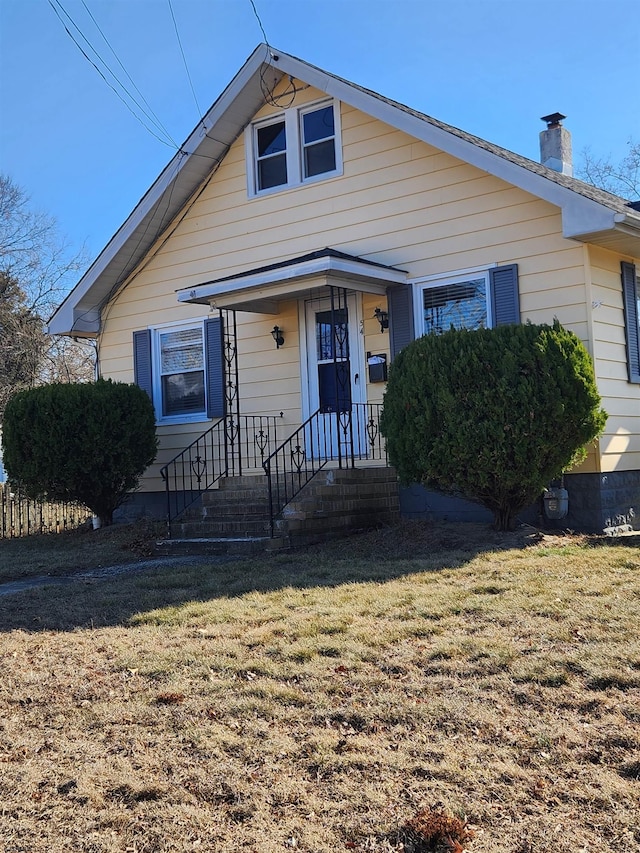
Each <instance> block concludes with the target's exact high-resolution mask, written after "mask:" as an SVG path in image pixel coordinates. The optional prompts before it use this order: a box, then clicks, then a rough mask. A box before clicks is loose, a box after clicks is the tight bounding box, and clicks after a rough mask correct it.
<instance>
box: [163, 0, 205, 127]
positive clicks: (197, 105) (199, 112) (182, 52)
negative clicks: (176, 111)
mask: <svg viewBox="0 0 640 853" xmlns="http://www.w3.org/2000/svg"><path fill="white" fill-rule="evenodd" d="M167 2H168V3H169V11H170V12H171V20H172V21H173V27H174V29H175V31H176V38H177V39H178V46H179V47H180V53H181V54H182V61H183V63H184V70H185V71H186V72H187V80H188V81H189V86H190V87H191V94H192V95H193V100H194V102H195V105H196V109H197V110H198V115H199V116H200V121H201V122H202V126H203V127H204V129H205V130H206V129H207V128H206V127H205V124H204V119H203V115H202V110H201V109H200V104H199V103H198V99H197V97H196V91H195V89H194V88H193V81H192V80H191V74H189V67H188V65H187V57H186V56H185V55H184V50H183V48H182V41H181V40H180V33H179V32H178V24H177V22H176V16H175V15H174V14H173V6H172V5H171V0H167Z"/></svg>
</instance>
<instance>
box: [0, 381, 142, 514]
mask: <svg viewBox="0 0 640 853" xmlns="http://www.w3.org/2000/svg"><path fill="white" fill-rule="evenodd" d="M2 443H3V457H4V464H5V467H6V469H7V474H8V476H9V479H10V480H11V481H13V482H15V483H16V484H19V485H20V486H21V488H22V489H23V490H24V491H25V493H26V494H27V495H29V496H30V497H32V498H36V499H38V498H47V499H49V500H52V501H58V500H61V501H78V502H80V503H83V504H85V505H86V506H87V507H89V509H91V511H92V512H93V513H94V514H95V515H97V516H98V517H99V518H100V520H101V522H102V523H103V524H111V522H112V520H113V513H114V510H116V509H117V508H118V507H119V506H120V505H121V504H122V502H123V501H124V500H125V498H126V496H127V494H128V493H129V492H131V491H133V490H134V489H136V488H137V487H138V484H139V478H140V475H141V474H142V473H143V472H144V470H145V469H146V468H147V467H148V466H149V465H150V464H151V463H152V462H153V460H154V459H155V456H156V452H157V439H156V433H155V416H154V411H153V406H152V404H151V401H150V400H149V397H148V396H147V394H145V392H144V391H142V390H141V389H140V388H139V387H138V386H137V385H128V384H124V383H118V382H112V381H111V380H102V379H101V380H98V381H97V382H93V383H82V384H52V385H43V386H40V387H37V388H31V389H29V390H26V391H21V392H19V393H18V394H16V395H15V396H13V397H12V398H11V399H10V400H9V402H8V404H7V407H6V409H5V413H4V420H3V425H2Z"/></svg>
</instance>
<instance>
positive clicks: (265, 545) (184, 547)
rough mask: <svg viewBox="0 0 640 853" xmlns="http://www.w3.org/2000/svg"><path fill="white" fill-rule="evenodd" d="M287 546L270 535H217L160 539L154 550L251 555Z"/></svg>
mask: <svg viewBox="0 0 640 853" xmlns="http://www.w3.org/2000/svg"><path fill="white" fill-rule="evenodd" d="M286 547H288V542H287V540H286V539H285V538H284V537H276V538H271V537H270V536H234V537H232V536H217V537H198V538H193V539H160V540H158V541H157V542H156V552H157V553H158V554H162V555H163V556H179V557H187V556H191V555H194V554H198V555H203V556H207V555H211V556H221V555H225V554H226V555H229V556H237V557H242V556H247V557H248V556H252V555H253V554H262V553H264V552H265V551H279V550H281V549H283V548H286Z"/></svg>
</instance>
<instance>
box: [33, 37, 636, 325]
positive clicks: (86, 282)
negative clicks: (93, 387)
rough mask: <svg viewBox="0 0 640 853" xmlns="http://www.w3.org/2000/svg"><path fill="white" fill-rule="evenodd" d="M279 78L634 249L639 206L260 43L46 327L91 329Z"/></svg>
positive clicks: (572, 231) (585, 233)
mask: <svg viewBox="0 0 640 853" xmlns="http://www.w3.org/2000/svg"><path fill="white" fill-rule="evenodd" d="M285 75H287V76H289V75H291V76H292V77H295V78H296V79H299V80H302V81H304V82H305V83H307V84H309V85H311V86H314V87H315V88H317V89H319V90H320V91H323V92H325V93H327V94H328V95H331V96H332V97H334V98H336V99H338V100H340V101H344V102H345V103H347V104H349V105H350V106H352V107H354V108H356V109H359V110H361V111H363V112H365V113H368V114H369V115H371V116H373V117H375V118H378V119H380V120H381V121H383V122H385V123H386V124H388V125H390V126H392V127H395V128H397V129H398V130H402V131H405V132H406V133H408V134H409V135H412V136H414V137H415V138H417V139H420V140H422V141H423V142H426V143H428V144H430V145H432V146H433V147H435V148H439V149H440V150H442V151H444V152H446V153H448V154H450V155H452V156H454V157H457V158H458V159H460V160H462V161H465V162H467V163H469V164H471V165H473V166H476V167H477V168H479V169H482V170H483V171H485V172H488V173H489V174H492V175H495V176H496V177H498V178H501V179H503V180H505V181H507V182H508V183H510V184H513V185H514V186H517V187H520V188H521V189H523V190H525V191H527V192H530V193H531V194H533V195H535V196H538V197H539V198H542V199H545V200H546V201H548V202H550V203H552V204H554V205H557V206H558V207H559V208H561V210H562V225H563V234H564V236H565V237H569V238H574V239H577V240H582V241H585V242H591V243H596V244H598V245H601V246H603V247H605V248H609V249H613V250H615V251H619V252H621V253H623V254H626V255H629V256H631V257H638V256H640V212H639V211H637V210H636V209H634V207H633V206H632V205H631V203H630V202H627V201H625V200H624V199H621V198H619V197H618V196H615V195H612V194H611V193H608V192H605V191H604V190H600V189H597V188H596V187H593V186H591V185H590V184H586V183H584V182H583V181H579V180H577V179H575V178H571V177H569V176H567V175H562V174H560V173H559V172H555V171H553V170H552V169H548V168H547V167H545V166H542V165H541V164H540V163H536V162H535V161H533V160H529V159H527V158H526V157H522V156H520V155H519V154H515V153H513V152H512V151H508V150H507V149H505V148H501V147H500V146H498V145H494V144H492V143H490V142H487V141H486V140H484V139H481V138H480V137H477V136H473V135H472V134H470V133H466V132H465V131H462V130H460V129H458V128H456V127H453V126H452V125H448V124H445V123H444V122H441V121H438V120H437V119H434V118H431V117H430V116H428V115H425V114H424V113H420V112H418V111H416V110H413V109H411V108H410V107H407V106H405V105H404V104H401V103H399V102H397V101H393V100H391V99H389V98H385V97H383V96H382V95H379V94H377V93H376V92H373V91H371V90H370V89H366V88H364V87H362V86H358V85H356V84H355V83H350V82H349V81H347V80H344V79H343V78H341V77H337V76H336V75H334V74H329V73H328V72H326V71H323V70H322V69H320V68H317V67H316V66H314V65H310V64H309V63H307V62H303V61H302V60H300V59H297V58H296V57H294V56H291V55H289V54H285V53H281V52H279V51H275V50H273V49H271V48H269V47H268V46H267V45H264V44H261V45H259V46H258V47H257V48H256V49H255V50H254V52H253V53H252V54H251V56H250V57H249V58H248V59H247V61H246V62H245V64H244V65H243V66H242V68H241V69H240V71H239V72H238V73H237V74H236V76H235V77H234V78H233V80H232V81H231V83H229V85H228V86H227V88H226V89H225V90H224V92H223V93H222V94H221V95H220V97H219V98H218V99H217V100H216V101H215V103H214V104H213V106H212V107H211V108H210V109H209V111H208V112H207V114H206V115H205V117H204V118H203V120H202V121H201V122H200V123H199V124H198V126H197V127H196V128H195V130H194V131H193V132H192V133H191V135H190V136H189V137H188V139H187V140H186V141H185V142H184V144H183V145H182V147H181V148H180V150H179V151H178V153H177V154H176V155H175V156H174V157H173V159H172V160H171V161H170V162H169V164H168V165H167V166H166V167H165V169H164V170H163V171H162V172H161V174H160V175H159V177H158V178H157V180H156V181H155V182H154V183H153V185H152V186H151V187H150V189H149V190H148V191H147V193H146V194H145V195H144V196H143V197H142V199H141V200H140V201H139V202H138V204H137V205H136V207H135V208H134V210H133V211H132V213H131V214H130V215H129V217H128V218H127V220H126V221H125V222H124V224H123V225H122V226H121V227H120V229H119V230H118V231H117V232H116V234H115V235H114V236H113V237H112V239H111V240H110V241H109V243H108V244H107V245H106V246H105V248H104V249H103V250H102V252H101V253H100V254H99V255H98V257H97V258H96V260H95V261H94V262H93V264H92V265H91V266H90V267H89V269H88V270H87V272H86V273H85V274H84V276H83V277H82V278H81V279H80V281H79V282H78V284H77V285H76V287H75V288H74V289H73V291H72V292H71V293H70V294H69V295H68V296H67V298H66V299H65V300H64V302H63V303H62V304H61V305H60V307H59V308H58V309H57V311H56V312H55V314H54V315H53V317H52V318H51V320H50V323H49V331H50V332H51V333H53V334H73V335H77V336H93V335H96V334H97V333H98V331H99V325H100V307H101V306H102V305H103V304H104V303H105V302H107V301H108V300H109V299H110V298H111V297H112V295H113V294H114V293H116V292H117V291H118V289H119V288H120V287H121V286H122V285H123V284H124V283H125V282H126V280H127V279H128V277H129V276H130V275H131V273H132V272H133V271H134V270H135V269H136V267H138V265H139V264H140V263H141V261H142V260H143V259H144V258H145V256H146V255H147V254H148V252H149V251H150V250H151V248H152V247H153V246H154V244H156V243H157V241H158V239H159V238H160V237H162V242H161V243H160V244H159V246H161V245H163V243H164V242H165V241H166V240H167V239H168V238H169V236H170V235H171V233H172V232H173V230H175V228H176V227H177V226H178V224H179V221H178V222H176V221H175V220H176V217H177V216H178V214H179V213H180V212H181V211H184V214H186V212H187V210H188V209H189V207H190V205H191V204H192V203H194V202H195V200H196V199H197V197H198V195H199V193H200V192H202V189H203V185H204V182H205V179H206V178H207V177H208V176H209V175H210V174H211V171H212V169H214V170H215V168H216V167H217V165H218V164H219V163H220V162H221V161H222V159H223V158H224V156H225V154H226V153H227V151H228V150H229V148H230V146H231V145H232V144H233V142H234V141H235V140H236V139H237V138H238V136H239V135H240V134H241V133H242V132H243V130H244V128H245V126H246V125H247V124H248V123H249V122H250V121H251V120H252V118H253V116H254V115H255V113H256V112H257V111H258V110H259V109H260V108H261V107H262V106H263V104H264V103H265V94H264V93H265V86H268V87H269V89H270V90H272V89H273V88H274V86H275V85H277V83H278V82H279V81H280V79H281V78H282V77H283V76H285ZM185 206H187V207H186V210H185ZM171 225H172V226H173V227H171V229H170V230H167V229H169V227H170V226H171ZM159 246H157V248H159Z"/></svg>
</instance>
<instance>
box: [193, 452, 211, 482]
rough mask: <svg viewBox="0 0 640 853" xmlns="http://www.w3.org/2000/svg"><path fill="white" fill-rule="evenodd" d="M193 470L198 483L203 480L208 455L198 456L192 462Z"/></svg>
mask: <svg viewBox="0 0 640 853" xmlns="http://www.w3.org/2000/svg"><path fill="white" fill-rule="evenodd" d="M191 470H192V471H193V473H194V475H195V478H196V481H197V483H198V485H200V483H201V482H202V478H203V476H204V472H205V471H206V470H207V457H206V456H204V457H203V456H199V455H198V456H196V458H195V459H194V460H193V461H192V462H191Z"/></svg>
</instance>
